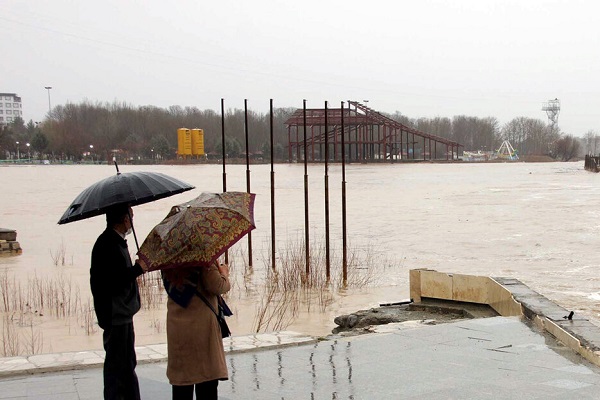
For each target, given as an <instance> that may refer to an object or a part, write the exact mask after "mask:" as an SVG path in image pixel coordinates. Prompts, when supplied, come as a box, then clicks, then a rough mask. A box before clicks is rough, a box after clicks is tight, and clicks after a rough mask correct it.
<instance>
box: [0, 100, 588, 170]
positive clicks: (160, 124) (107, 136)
mask: <svg viewBox="0 0 600 400" xmlns="http://www.w3.org/2000/svg"><path fill="white" fill-rule="evenodd" d="M294 111H295V109H294V108H275V109H274V116H273V126H274V128H273V130H274V149H275V150H274V151H275V152H274V158H275V159H276V160H278V161H284V160H286V159H287V146H288V134H287V129H286V126H285V125H284V122H285V121H286V119H288V118H289V117H290V116H291V115H292V113H293V112H294ZM384 114H385V113H384ZM385 115H386V116H388V117H390V118H392V119H394V120H396V121H398V122H400V123H402V124H404V125H407V126H409V127H411V128H415V129H417V130H419V131H422V132H425V133H429V134H433V135H436V136H440V137H443V138H447V139H450V140H453V141H456V142H459V143H461V144H463V145H464V148H463V149H461V151H462V150H474V151H477V150H482V151H493V150H495V149H497V148H498V147H499V146H500V144H501V143H502V142H503V141H504V140H508V141H510V142H511V144H512V145H513V147H514V148H515V149H516V150H517V152H518V154H519V156H529V155H533V156H537V155H546V156H550V157H552V158H554V159H559V160H564V161H568V160H570V159H572V158H574V157H577V156H580V155H581V154H580V153H581V152H582V150H583V151H584V152H585V153H587V154H597V151H600V140H599V139H600V137H599V135H598V134H597V133H596V132H594V131H589V132H587V133H586V134H585V136H584V138H582V139H578V138H575V137H574V136H573V135H568V134H564V133H563V132H561V131H560V130H559V129H558V128H556V127H554V128H552V127H550V126H548V125H547V124H546V123H545V122H544V121H542V120H539V119H532V118H527V117H516V118H513V119H512V120H511V121H509V122H507V123H505V124H504V125H501V124H500V123H499V121H498V120H497V119H496V118H495V117H487V118H479V117H471V116H466V115H458V116H454V117H453V118H448V117H435V118H410V117H407V116H405V115H403V114H401V113H400V112H395V113H393V114H385ZM247 118H248V132H249V137H248V148H249V153H250V154H253V155H262V156H264V157H267V156H270V121H269V119H270V118H269V114H268V113H260V112H256V111H250V110H249V111H248V117H247ZM244 126H245V115H244V110H241V109H229V110H227V111H226V113H225V137H226V142H225V150H226V154H227V157H231V158H236V157H240V156H242V155H244V154H245V130H244ZM182 127H185V128H190V129H192V128H201V129H203V130H204V141H205V143H204V147H205V151H206V152H207V154H208V155H209V156H212V157H215V158H218V157H219V155H220V154H222V143H221V114H220V113H217V112H215V111H213V110H200V109H198V108H196V107H181V106H171V107H168V108H160V107H155V106H141V107H134V106H131V105H129V104H126V103H119V102H114V103H99V102H97V103H92V102H89V101H84V102H81V103H78V104H75V103H68V104H65V105H58V106H56V107H54V108H53V109H52V110H51V112H50V113H49V115H48V116H47V118H46V119H45V120H44V121H42V122H40V123H34V122H33V121H29V122H28V123H25V122H24V121H23V120H22V119H21V118H15V120H14V121H13V122H12V123H11V124H9V125H4V126H2V128H1V129H0V158H12V157H14V154H15V153H16V152H17V151H18V150H17V145H16V142H19V145H18V146H20V149H21V151H23V150H24V149H25V147H24V144H25V143H29V144H30V147H31V151H33V152H34V154H35V155H36V157H38V158H54V159H62V160H72V161H80V160H82V159H86V157H87V158H94V159H95V160H111V159H112V157H113V155H115V154H118V155H119V156H120V157H126V158H127V159H129V160H131V159H135V160H138V159H146V160H147V159H151V158H158V159H174V158H176V151H177V129H178V128H182Z"/></svg>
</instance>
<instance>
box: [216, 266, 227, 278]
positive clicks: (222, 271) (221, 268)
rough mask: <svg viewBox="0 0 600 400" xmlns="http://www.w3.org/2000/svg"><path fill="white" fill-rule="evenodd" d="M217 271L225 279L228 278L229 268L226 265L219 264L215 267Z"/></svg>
mask: <svg viewBox="0 0 600 400" xmlns="http://www.w3.org/2000/svg"><path fill="white" fill-rule="evenodd" d="M217 268H218V269H219V273H220V274H221V275H223V276H224V277H225V278H229V266H228V265H227V264H219V265H217Z"/></svg>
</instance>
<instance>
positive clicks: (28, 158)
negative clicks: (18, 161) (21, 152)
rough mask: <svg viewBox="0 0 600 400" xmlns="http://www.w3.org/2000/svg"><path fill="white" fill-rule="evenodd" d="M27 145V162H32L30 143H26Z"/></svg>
mask: <svg viewBox="0 0 600 400" xmlns="http://www.w3.org/2000/svg"><path fill="white" fill-rule="evenodd" d="M26 145H27V161H28V162H31V153H30V152H29V146H31V145H30V144H29V143H26Z"/></svg>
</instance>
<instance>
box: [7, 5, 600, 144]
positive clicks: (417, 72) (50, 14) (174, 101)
mask: <svg viewBox="0 0 600 400" xmlns="http://www.w3.org/2000/svg"><path fill="white" fill-rule="evenodd" d="M597 4H599V3H598V1H597V0H589V1H588V0H545V1H544V0H502V1H500V0H490V1H486V0H452V1H450V0H418V1H416V0H412V1H405V0H393V1H379V0H370V1H366V0H365V1H360V2H359V1H354V0H346V1H337V0H336V1H328V0H321V1H315V0H305V1H300V0H297V1H289V0H287V1H265V0H254V1H248V0H247V1H239V0H231V1H225V0H214V1H206V0H174V1H171V2H167V1H164V0H161V1H157V0H143V1H142V0H136V1H133V0H103V1H88V0H70V1H67V0H52V1H42V0H0V27H1V32H2V36H1V38H0V55H1V58H2V62H1V63H0V65H1V67H0V68H1V72H0V92H14V93H17V94H18V95H19V96H21V97H22V101H23V111H24V118H25V120H26V121H27V120H29V119H33V120H34V121H41V120H42V119H43V118H44V116H45V113H46V112H47V110H48V96H47V91H46V90H45V89H44V87H45V86H52V89H51V91H50V95H51V101H52V105H57V104H65V103H66V102H79V101H82V100H84V99H87V100H89V101H92V102H95V101H102V102H104V101H108V102H112V101H115V100H116V101H122V102H127V103H130V104H132V105H135V106H140V105H156V106H159V107H168V106H170V105H181V106H196V107H198V108H200V109H214V110H219V109H220V99H221V98H225V104H226V107H228V108H230V107H231V108H242V107H243V99H244V98H247V99H248V101H249V103H248V104H249V107H250V108H251V109H253V110H256V111H259V112H266V111H267V110H268V104H269V99H270V98H273V99H274V104H275V106H276V107H301V106H302V99H307V100H308V106H309V107H323V102H324V101H325V100H327V101H329V104H330V107H334V106H335V107H338V106H339V102H340V101H341V100H359V101H360V100H365V99H368V100H369V103H368V104H369V106H371V107H372V108H375V109H377V110H380V111H384V112H390V113H392V112H395V111H400V112H401V113H402V114H404V115H407V116H409V117H413V118H416V117H436V116H442V117H452V116H454V115H461V114H464V115H470V116H478V117H488V116H495V117H497V118H498V119H499V121H500V123H502V124H504V123H506V122H508V121H510V120H511V119H512V118H514V117H519V116H525V117H531V118H538V119H542V120H544V121H546V120H547V117H546V114H545V113H544V112H543V111H542V110H541V107H542V103H543V102H545V101H547V100H549V99H554V98H558V99H559V100H560V101H561V106H562V110H561V113H560V116H559V126H560V127H561V129H562V130H563V131H564V132H566V133H570V134H574V135H577V136H581V135H583V134H584V133H585V132H587V131H588V130H590V129H593V130H597V131H600V120H599V118H598V116H599V114H600V111H599V108H600V107H599V106H600V104H599V100H600V76H599V74H600V28H599V19H600V13H599V11H600V5H597Z"/></svg>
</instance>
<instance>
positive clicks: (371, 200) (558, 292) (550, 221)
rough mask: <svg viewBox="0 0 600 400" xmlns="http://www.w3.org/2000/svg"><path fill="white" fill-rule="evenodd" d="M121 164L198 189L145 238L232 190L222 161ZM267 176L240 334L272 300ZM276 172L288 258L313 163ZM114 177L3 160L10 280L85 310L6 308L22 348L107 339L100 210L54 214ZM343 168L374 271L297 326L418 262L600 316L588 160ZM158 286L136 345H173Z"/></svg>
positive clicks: (337, 181) (317, 173) (357, 243)
mask: <svg viewBox="0 0 600 400" xmlns="http://www.w3.org/2000/svg"><path fill="white" fill-rule="evenodd" d="M121 170H122V171H123V172H126V171H134V170H149V171H158V172H163V173H166V174H168V175H172V176H174V177H177V178H179V179H182V180H184V181H187V182H189V183H191V184H193V185H195V186H196V187H197V189H195V190H193V191H191V192H187V193H184V194H181V195H177V196H175V197H171V198H168V199H164V200H160V201H157V202H154V203H149V204H146V205H142V206H138V207H136V213H135V214H136V217H135V225H136V231H137V233H138V236H139V240H140V242H141V241H142V240H143V238H144V237H145V236H146V235H147V234H148V232H149V231H150V229H151V228H152V227H153V226H154V225H155V224H156V223H158V222H160V220H162V218H163V217H164V216H165V215H166V214H167V212H168V210H169V209H170V207H171V205H173V204H177V203H182V202H184V201H187V200H190V199H191V198H193V197H195V196H197V195H198V194H200V193H201V192H202V191H209V192H219V191H221V190H222V169H221V166H218V165H187V166H163V165H160V166H158V165H156V166H122V167H121ZM269 171H270V167H269V166H267V165H255V166H251V176H252V191H253V192H255V193H257V198H256V206H255V214H256V215H255V219H256V222H257V229H256V230H255V231H254V232H253V247H254V249H253V250H254V253H253V254H254V259H253V265H254V267H253V268H252V269H248V268H247V266H245V263H247V261H242V260H241V259H240V260H239V261H237V260H236V263H235V265H234V269H235V271H236V275H235V283H234V289H233V291H232V293H231V295H230V297H229V303H230V305H231V306H232V308H233V311H234V313H235V315H234V317H232V318H231V319H230V327H231V328H232V331H233V332H234V334H245V333H248V332H250V331H252V330H253V328H255V325H256V319H257V314H258V312H259V309H260V304H261V301H264V300H265V299H264V296H265V293H266V292H265V290H264V288H263V286H264V283H265V275H266V270H267V269H268V265H270V262H269V261H268V257H269V254H270V249H269V246H270V232H271V231H270V192H269V178H270V175H269ZM275 171H276V174H275V176H276V178H275V179H276V185H275V186H276V195H275V196H276V218H277V226H276V231H277V257H278V258H280V257H282V256H283V254H284V253H285V249H286V248H290V247H291V248H302V244H301V242H302V239H303V237H304V233H303V232H304V194H303V174H304V171H303V166H302V165H298V164H282V165H276V168H275ZM329 172H330V176H329V192H330V220H331V242H332V248H333V251H334V253H335V257H334V258H335V259H336V260H339V259H341V200H340V198H341V176H340V175H341V171H340V166H339V165H333V166H330V168H329ZM113 173H114V167H111V166H106V165H104V166H102V165H79V166H55V165H48V166H46V165H29V166H3V167H0V174H1V176H2V177H3V178H4V179H3V181H4V182H6V183H7V186H6V188H7V189H6V190H5V191H4V193H3V195H2V196H1V197H0V210H1V211H0V215H1V219H0V225H1V226H2V227H4V228H9V229H15V230H17V231H18V238H19V242H20V243H21V246H22V247H23V254H22V255H20V256H17V257H10V258H7V257H2V258H0V273H2V274H4V275H5V276H6V281H7V282H14V284H13V285H12V286H11V284H10V283H7V284H6V285H7V286H6V287H8V288H10V287H14V288H16V287H19V286H20V288H21V290H22V291H23V292H25V291H31V292H32V293H36V287H37V288H38V289H37V290H38V291H39V288H40V287H48V288H50V287H54V289H52V290H55V291H56V293H58V294H56V295H55V297H56V296H58V298H59V300H60V298H61V296H63V294H62V293H64V296H65V297H64V298H66V296H67V294H66V292H67V291H68V290H70V293H71V295H70V296H71V298H72V299H73V300H72V302H73V304H71V307H72V308H73V309H74V308H78V309H79V310H81V312H77V313H74V314H73V315H71V316H68V315H62V316H61V315H60V314H61V312H62V311H60V310H59V311H52V312H49V311H48V312H46V313H45V314H44V315H43V316H39V315H37V314H36V313H35V312H36V311H38V314H39V310H35V309H31V310H29V311H28V313H27V314H26V315H19V313H16V312H14V311H13V312H7V313H4V314H5V316H4V319H3V322H2V323H3V329H4V331H6V324H7V318H8V320H10V321H15V320H16V323H17V325H16V326H18V327H19V329H20V334H21V336H22V337H23V340H22V341H23V343H24V344H23V346H22V347H27V344H28V343H29V344H31V342H35V340H34V339H35V338H38V339H39V340H38V342H42V344H41V348H42V351H43V352H49V351H69V350H82V349H99V348H101V347H102V342H101V336H100V332H99V331H98V328H97V327H95V331H94V332H89V327H90V326H91V327H92V330H94V324H93V321H89V320H86V318H90V316H91V317H92V318H93V313H90V310H89V307H88V306H87V305H88V301H89V299H90V293H89V260H90V253H91V248H92V246H93V243H94V241H95V239H96V237H97V236H98V235H99V234H100V232H101V231H102V230H103V229H104V225H105V222H104V218H102V217H95V218H92V219H89V220H85V221H80V222H75V223H71V224H67V225H64V226H59V225H57V224H56V222H57V221H58V219H59V218H60V216H61V215H62V213H63V212H64V210H65V209H66V207H67V206H68V205H69V204H70V202H71V201H72V200H73V198H74V197H75V196H76V195H77V194H79V193H80V192H81V190H83V189H84V188H85V187H87V186H89V185H90V184H91V183H93V182H95V181H97V180H99V179H102V178H104V177H106V176H108V175H110V174H113ZM346 176H347V177H346V180H347V201H348V237H349V241H350V247H351V249H352V252H353V253H354V254H356V255H357V257H358V259H359V260H361V261H360V262H361V263H362V264H363V265H360V266H357V269H358V268H361V267H363V268H364V264H372V267H371V271H370V272H369V273H368V274H370V276H369V279H368V281H367V282H365V283H364V284H361V285H357V286H356V287H354V288H350V289H345V290H341V289H337V288H335V289H333V290H331V291H329V292H328V293H327V294H326V295H325V294H323V292H320V291H317V292H311V293H303V294H300V295H299V297H298V298H300V299H301V298H302V296H305V297H304V301H308V302H309V304H308V305H305V306H304V307H300V308H299V310H298V314H297V316H296V317H295V318H294V319H293V320H292V321H290V322H291V323H290V324H289V326H287V329H290V330H296V331H300V332H303V333H307V334H312V335H323V334H327V333H329V331H330V330H331V329H332V328H334V327H335V324H334V323H333V318H334V317H335V316H336V315H340V314H343V313H349V312H352V311H356V310H358V309H365V308H368V307H370V306H375V305H377V304H378V303H380V302H388V301H398V300H402V299H406V298H407V297H408V295H409V293H408V270H409V269H412V268H432V269H437V270H439V271H447V272H457V273H465V274H477V275H492V276H511V277H515V278H518V279H520V280H521V281H523V282H524V283H525V284H527V285H529V286H530V287H532V288H533V289H534V290H536V291H538V292H540V293H542V294H543V295H545V296H546V297H548V298H550V299H551V300H553V301H555V302H557V303H559V304H561V305H562V306H563V307H565V308H568V309H573V310H575V312H577V313H582V314H584V315H586V316H587V317H588V318H590V319H592V320H594V321H597V320H598V319H599V313H600V307H599V306H598V304H597V303H598V300H599V299H600V292H599V289H598V283H599V281H600V278H599V277H598V275H597V273H596V269H597V266H598V264H599V263H600V252H597V250H596V249H598V248H599V246H598V245H599V244H600V223H598V214H599V213H600V211H598V207H597V206H596V204H595V200H594V199H596V198H598V195H599V194H600V189H599V188H600V185H598V182H597V179H598V176H597V174H591V173H588V172H586V171H584V169H583V165H582V163H539V164H537V163H504V164H425V163H423V164H410V165H398V164H395V165H383V164H378V165H350V166H348V167H347V173H346ZM309 182H310V195H309V198H310V207H309V209H310V221H311V232H310V233H311V242H312V241H313V240H314V242H315V243H314V244H312V245H311V247H312V248H314V249H315V250H316V249H318V248H319V247H320V246H324V244H323V238H324V199H323V193H324V190H323V186H324V185H323V182H324V179H323V166H320V165H310V166H309ZM227 183H228V190H244V191H245V190H246V182H245V166H228V169H227ZM129 247H130V250H131V252H132V255H133V256H134V253H135V245H134V242H133V240H129ZM244 247H245V241H244V240H242V241H241V243H240V244H239V245H237V247H236V250H235V251H237V252H238V253H239V254H240V255H241V256H240V257H242V258H243V257H244V254H245V251H244ZM57 259H58V260H59V261H58V262H56V260H57ZM63 259H64V263H63V262H62V260H63ZM336 262H337V261H336ZM55 264H58V265H55ZM63 264H64V265H63ZM339 270H340V269H339V266H336V267H335V268H334V273H335V274H339ZM320 272H321V273H323V271H320ZM359 274H363V275H364V274H367V272H365V271H362V272H361V271H359ZM59 277H60V278H59ZM36 280H37V281H36ZM50 282H53V283H52V284H51V283H50ZM60 282H62V283H60ZM149 282H150V284H149V287H154V289H156V290H155V291H154V292H151V293H150V294H147V296H150V297H148V298H147V299H146V300H145V301H146V302H147V303H148V302H153V301H154V302H155V304H154V305H155V306H153V307H152V308H149V309H144V310H143V311H142V312H140V313H139V314H138V316H136V319H135V323H136V333H137V339H138V343H140V344H149V343H158V342H164V341H165V336H164V335H165V332H164V331H165V328H164V318H165V310H164V306H163V305H162V304H161V302H160V301H161V297H160V296H163V297H164V294H163V293H162V288H160V282H159V281H158V280H156V279H149ZM36 285H37V286H36ZM44 285H45V286H44ZM52 285H54V286H52ZM28 287H30V288H28ZM68 288H70V289H68ZM14 290H16V289H14ZM50 290H51V289H46V291H50ZM14 293H16V292H14ZM14 293H10V292H9V293H7V296H9V297H11V296H13V295H14ZM48 295H49V296H50V294H48ZM32 296H33V295H32ZM157 297H158V299H157ZM319 297H320V298H321V300H319ZM324 297H326V298H324ZM150 299H154V300H150ZM142 301H144V299H143V300H142ZM311 302H312V303H311ZM59 303H60V301H59ZM319 304H323V306H319ZM63 306H64V301H63ZM59 308H60V307H59ZM86 309H87V311H85V310H86ZM84 311H85V312H84ZM86 313H87V317H86ZM54 314H59V315H54ZM75 314H77V315H75ZM88 333H89V334H88ZM27 335H29V336H30V337H31V338H30V339H27V337H28V336H27ZM36 335H37V336H36ZM34 347H35V346H34Z"/></svg>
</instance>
